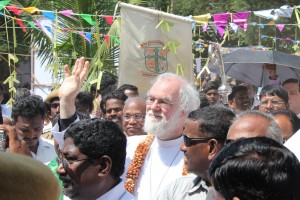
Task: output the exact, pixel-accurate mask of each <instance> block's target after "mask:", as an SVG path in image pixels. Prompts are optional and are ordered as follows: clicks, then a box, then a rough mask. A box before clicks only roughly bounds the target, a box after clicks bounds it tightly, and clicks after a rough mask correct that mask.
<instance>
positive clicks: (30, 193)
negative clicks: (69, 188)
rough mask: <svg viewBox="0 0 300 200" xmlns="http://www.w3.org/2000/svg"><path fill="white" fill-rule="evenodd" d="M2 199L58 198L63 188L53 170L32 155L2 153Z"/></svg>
mask: <svg viewBox="0 0 300 200" xmlns="http://www.w3.org/2000/svg"><path fill="white" fill-rule="evenodd" d="M0 166H1V167H0V177H1V179H2V181H0V188H1V190H2V191H3V192H0V199H28V200H29V199H30V200H40V199H45V200H58V199H59V196H60V194H61V189H60V186H59V184H58V181H57V179H56V178H55V176H54V174H53V173H52V172H51V170H50V169H49V168H48V167H47V166H45V165H44V164H42V163H40V162H39V161H36V160H34V159H32V158H30V157H25V156H21V155H18V154H11V153H0Z"/></svg>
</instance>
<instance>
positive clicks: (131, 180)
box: [124, 135, 188, 194]
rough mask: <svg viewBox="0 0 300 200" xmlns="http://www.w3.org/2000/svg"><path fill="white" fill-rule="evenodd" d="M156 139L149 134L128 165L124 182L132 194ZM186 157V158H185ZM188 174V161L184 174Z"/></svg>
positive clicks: (184, 167) (184, 166)
mask: <svg viewBox="0 0 300 200" xmlns="http://www.w3.org/2000/svg"><path fill="white" fill-rule="evenodd" d="M153 140H154V136H153V135H147V137H146V139H145V140H144V141H142V142H141V143H139V145H138V146H137V148H136V150H135V152H134V156H133V159H132V161H131V163H130V165H129V167H128V171H127V173H126V181H125V184H124V187H125V189H126V190H127V191H128V192H130V193H131V194H133V193H134V187H135V183H136V181H137V179H138V178H139V175H140V172H141V169H142V166H143V164H144V161H145V158H146V156H147V153H148V151H149V149H150V147H151V144H152V142H153ZM184 159H186V158H184ZM187 174H188V170H187V166H186V162H184V165H183V171H182V175H183V176H186V175H187Z"/></svg>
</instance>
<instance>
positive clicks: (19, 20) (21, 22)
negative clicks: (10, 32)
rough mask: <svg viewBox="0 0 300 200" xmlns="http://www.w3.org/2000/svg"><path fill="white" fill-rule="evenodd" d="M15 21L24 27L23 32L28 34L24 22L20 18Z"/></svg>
mask: <svg viewBox="0 0 300 200" xmlns="http://www.w3.org/2000/svg"><path fill="white" fill-rule="evenodd" d="M14 20H15V21H16V22H17V23H18V24H19V25H20V26H21V27H22V30H23V32H26V28H25V26H24V23H23V20H22V19H18V18H14Z"/></svg>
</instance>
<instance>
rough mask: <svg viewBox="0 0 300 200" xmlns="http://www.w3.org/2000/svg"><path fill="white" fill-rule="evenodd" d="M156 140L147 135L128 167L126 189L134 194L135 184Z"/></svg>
mask: <svg viewBox="0 0 300 200" xmlns="http://www.w3.org/2000/svg"><path fill="white" fill-rule="evenodd" d="M153 140H154V136H153V135H147V137H146V139H145V140H144V141H142V142H141V143H139V145H138V146H137V148H136V150H135V152H134V156H133V159H132V161H131V163H130V165H129V167H128V171H127V174H126V178H127V179H126V181H125V185H124V187H125V189H126V190H127V191H128V192H130V193H131V194H133V192H134V186H135V183H136V181H137V179H138V177H139V174H140V172H141V169H142V166H143V164H144V161H145V158H146V156H147V153H148V151H149V149H150V146H151V144H152V142H153Z"/></svg>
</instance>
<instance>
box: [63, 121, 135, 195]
mask: <svg viewBox="0 0 300 200" xmlns="http://www.w3.org/2000/svg"><path fill="white" fill-rule="evenodd" d="M125 158H126V136H125V135H124V133H123V132H122V131H121V129H120V128H119V127H118V125H117V124H115V123H114V122H112V121H108V120H102V119H96V118H94V119H86V120H82V121H80V122H78V123H75V124H73V125H71V126H70V128H68V129H67V131H66V133H65V135H64V145H63V147H62V149H61V152H60V154H59V156H58V162H59V166H58V168H57V173H58V175H59V178H60V179H61V180H62V182H63V191H64V194H65V195H66V196H67V197H69V198H70V199H82V200H85V199H112V200H113V199H120V200H129V199H134V197H133V196H132V195H131V194H129V193H128V192H127V191H126V190H125V188H124V186H123V185H124V183H123V182H122V180H121V179H120V176H121V175H122V173H123V172H124V164H125ZM65 199H67V198H65Z"/></svg>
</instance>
